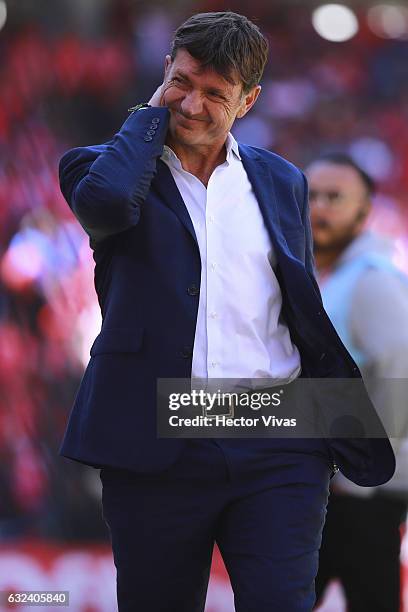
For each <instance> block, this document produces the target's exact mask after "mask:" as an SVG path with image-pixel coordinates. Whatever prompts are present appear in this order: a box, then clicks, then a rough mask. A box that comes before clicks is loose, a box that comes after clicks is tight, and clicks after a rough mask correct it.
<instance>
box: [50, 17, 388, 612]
mask: <svg viewBox="0 0 408 612" xmlns="http://www.w3.org/2000/svg"><path fill="white" fill-rule="evenodd" d="M267 49H268V45H267V41H266V39H265V38H264V36H263V35H262V34H261V32H260V31H259V29H258V28H257V26H255V25H254V24H253V23H252V22H250V21H249V20H248V19H247V18H246V17H244V16H242V15H237V14H235V13H231V12H226V13H206V14H198V15H194V16H193V17H191V18H190V19H188V20H187V21H186V22H185V23H184V24H183V25H181V26H180V27H179V29H178V30H177V32H176V34H175V38H174V41H173V46H172V51H171V55H168V56H166V58H165V75H164V82H163V84H162V85H161V86H160V87H159V88H158V89H157V91H156V92H155V94H154V95H153V96H152V98H151V99H150V102H149V103H148V104H142V105H138V106H137V107H135V108H134V109H132V110H133V112H132V114H131V115H130V117H129V118H128V119H127V120H126V121H125V123H124V125H123V126H122V128H121V129H120V131H119V132H118V133H117V134H116V135H115V136H114V138H113V139H112V140H110V141H109V142H108V143H105V144H102V145H95V146H90V147H78V148H75V149H72V150H70V151H68V152H67V153H66V154H65V155H64V157H63V158H62V160H61V163H60V181H61V189H62V192H63V194H64V196H65V198H66V200H67V202H68V204H69V205H70V207H71V208H72V211H73V212H74V214H75V215H76V217H77V218H78V220H79V222H80V223H81V225H82V226H83V228H84V229H85V231H86V232H87V233H88V235H89V236H90V246H91V248H92V249H93V251H94V258H95V262H96V269H95V286H96V290H97V293H98V297H99V301H100V305H101V310H102V314H103V324H102V330H101V333H100V334H99V335H98V337H97V338H96V340H95V342H94V343H93V345H92V348H91V360H90V362H89V364H88V367H87V369H86V371H85V374H84V377H83V380H82V384H81V386H80V389H79V391H78V394H77V397H76V401H75V404H74V407H73V410H72V413H71V417H70V421H69V424H68V428H67V431H66V434H65V438H64V441H63V444H62V448H61V453H62V454H63V455H64V456H66V457H69V458H71V459H75V460H77V461H80V462H83V463H86V464H88V465H92V466H94V467H96V468H101V479H102V484H103V498H102V504H103V513H104V517H105V520H106V523H107V525H108V526H109V529H110V533H111V538H112V548H113V555H114V561H115V564H116V568H117V595H118V603H119V609H120V611H121V612H126V611H128V612H131V611H132V612H136V611H139V610H146V611H149V612H159V611H162V612H164V611H168V612H173V611H174V610H177V611H180V612H181V611H185V612H193V611H194V612H202V610H204V605H205V598H206V590H207V583H208V577H209V572H210V566H211V556H212V550H213V546H214V542H215V541H216V542H217V543H218V545H219V548H220V551H221V554H222V556H223V559H224V561H225V565H226V567H227V570H228V572H229V576H230V578H231V583H232V587H233V590H234V594H235V605H236V610H237V611H238V612H249V611H250V610H251V611H254V612H270V611H271V610H272V609H273V610H282V611H283V610H284V611H285V612H307V611H309V610H310V609H311V608H312V606H313V604H314V601H315V593H314V578H315V575H316V572H317V560H318V549H319V545H320V539H321V531H322V527H323V521H324V515H325V508H326V503H327V496H328V484H329V479H330V476H331V475H332V474H333V455H332V452H331V451H330V448H329V445H328V444H327V443H326V442H325V441H324V440H323V439H321V438H315V439H310V438H308V439H303V438H297V439H287V438H280V439H279V438H278V439H274V440H271V439H268V438H265V439H262V438H260V439H256V440H254V439H225V440H224V439H193V440H185V439H180V438H178V439H162V438H157V430H156V399H157V398H156V384H157V379H159V378H163V377H166V378H181V379H190V378H193V379H200V380H208V379H210V378H240V379H241V378H243V379H254V378H267V379H268V381H271V383H272V384H273V383H275V385H285V384H286V385H287V388H286V389H287V392H288V393H289V391H290V383H291V382H292V381H293V380H294V379H295V378H297V377H298V376H299V375H300V374H302V376H304V377H319V376H322V375H324V373H326V375H327V373H328V372H331V373H334V375H335V376H336V375H337V376H339V377H351V378H354V379H358V381H361V377H360V373H359V371H358V368H357V366H356V364H355V363H354V361H353V360H352V359H351V357H350V355H349V354H348V353H347V351H346V350H345V349H344V346H343V345H342V343H341V342H340V340H339V338H338V336H337V335H336V334H335V332H334V329H333V327H332V326H331V324H330V321H329V320H328V318H327V316H326V314H325V312H324V310H323V307H322V302H321V299H320V295H319V292H318V289H317V284H316V281H315V279H314V276H313V260H312V251H311V231H310V222H309V216H308V214H309V210H308V202H307V186H306V181H305V177H304V175H303V174H302V173H301V172H300V171H299V170H298V169H297V168H296V167H295V166H293V165H292V164H290V163H289V162H287V161H285V160H284V159H283V158H281V157H279V156H278V155H275V154H273V153H270V152H269V151H266V150H262V149H257V148H254V147H250V146H245V145H238V143H237V142H236V141H235V139H234V138H233V137H232V135H231V133H230V128H231V126H232V124H233V123H234V121H235V119H240V118H241V117H244V116H245V115H246V113H247V112H248V111H249V110H250V109H251V108H252V106H253V105H254V104H255V102H256V100H257V98H258V95H259V93H260V89H261V88H260V85H259V82H260V79H261V77H262V73H263V69H264V65H265V62H266V59H267ZM273 193H276V202H275V201H274V199H273ZM254 298H255V299H254ZM207 301H208V306H210V304H211V308H208V311H207ZM299 303H301V305H302V306H301V309H299ZM328 345H329V346H330V352H329V354H328V356H326V353H325V352H323V353H322V350H323V348H326V347H327V346H328ZM268 388H269V387H268ZM276 388H279V387H275V389H276ZM288 388H289V390H288ZM365 397H366V396H364V398H365ZM367 402H368V398H367ZM368 405H369V406H370V408H371V405H370V404H369V402H368ZM229 408H230V407H229V406H227V407H226V409H227V413H229ZM356 444H358V443H356ZM351 445H352V442H350V441H349V440H345V441H343V442H342V443H340V452H339V457H340V458H341V457H342V459H341V463H340V462H339V467H340V469H343V470H344V471H345V472H346V473H347V474H349V475H350V477H351V478H354V480H355V481H356V482H359V483H360V484H364V485H370V484H379V483H382V482H385V481H387V480H388V479H389V478H390V476H391V475H392V473H393V471H394V467H395V463H394V456H393V452H392V449H391V446H390V445H389V442H388V440H387V439H386V438H381V439H379V440H371V439H368V440H362V441H361V442H360V444H359V445H358V446H359V449H360V451H361V452H362V455H363V457H364V459H363V460H362V461H360V460H358V461H354V460H353V459H351V458H349V457H348V454H347V450H348V449H350V447H351ZM341 451H343V452H341ZM350 455H351V456H353V453H352V452H351V453H350ZM334 458H336V457H334Z"/></svg>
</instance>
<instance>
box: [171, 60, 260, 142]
mask: <svg viewBox="0 0 408 612" xmlns="http://www.w3.org/2000/svg"><path fill="white" fill-rule="evenodd" d="M231 77H232V79H234V83H230V82H229V81H227V80H226V79H225V78H224V77H223V76H221V75H220V74H218V73H217V72H215V71H214V70H212V69H211V68H209V67H205V68H203V67H202V65H201V64H200V62H199V61H198V60H196V59H195V58H193V57H192V56H191V55H190V54H189V53H188V51H186V50H185V49H179V50H178V51H177V54H176V57H175V58H174V60H173V61H171V58H170V56H167V57H166V65H165V79H164V87H163V94H162V103H163V104H164V106H167V107H168V108H169V110H170V125H169V142H170V144H171V143H175V144H176V145H179V146H184V147H203V148H204V147H210V148H213V147H214V148H217V147H220V146H222V145H223V144H224V142H225V139H226V137H227V134H228V132H229V131H230V129H231V126H232V124H233V123H234V121H235V119H236V118H237V117H238V118H241V117H243V116H244V115H245V114H246V113H247V112H248V110H249V109H250V108H251V106H252V105H253V104H254V103H255V100H256V99H257V97H258V95H259V92H260V89H261V88H260V86H259V85H258V86H256V87H254V88H253V89H252V90H251V91H250V92H249V93H248V94H244V93H243V91H242V84H241V83H240V82H239V79H238V76H237V75H234V74H232V75H231Z"/></svg>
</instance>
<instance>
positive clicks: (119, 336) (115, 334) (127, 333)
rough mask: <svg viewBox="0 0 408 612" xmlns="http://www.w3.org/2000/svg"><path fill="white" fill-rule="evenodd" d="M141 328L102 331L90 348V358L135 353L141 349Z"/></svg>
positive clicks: (142, 330)
mask: <svg viewBox="0 0 408 612" xmlns="http://www.w3.org/2000/svg"><path fill="white" fill-rule="evenodd" d="M143 332H144V329H143V327H136V328H132V329H128V328H115V329H114V328H112V329H111V328H109V329H103V330H102V331H101V332H100V334H98V336H96V338H95V340H94V343H93V344H92V346H91V350H90V354H91V357H94V356H95V355H100V354H102V353H137V352H138V351H140V349H141V348H142V342H143Z"/></svg>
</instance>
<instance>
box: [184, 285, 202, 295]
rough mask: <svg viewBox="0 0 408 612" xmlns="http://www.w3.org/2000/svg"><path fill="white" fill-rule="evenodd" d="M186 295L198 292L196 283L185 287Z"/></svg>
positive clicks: (198, 288)
mask: <svg viewBox="0 0 408 612" xmlns="http://www.w3.org/2000/svg"><path fill="white" fill-rule="evenodd" d="M187 293H188V295H198V294H199V293H200V287H197V285H196V284H194V283H192V284H191V285H190V286H189V287H187Z"/></svg>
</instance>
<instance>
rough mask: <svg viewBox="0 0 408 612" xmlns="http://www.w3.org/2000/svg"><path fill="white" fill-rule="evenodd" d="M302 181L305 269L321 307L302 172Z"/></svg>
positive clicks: (305, 185)
mask: <svg viewBox="0 0 408 612" xmlns="http://www.w3.org/2000/svg"><path fill="white" fill-rule="evenodd" d="M301 175H302V181H303V208H302V222H303V227H304V228H305V237H306V247H305V267H306V270H307V273H308V274H309V276H310V279H311V281H312V283H313V286H314V289H315V292H316V294H317V297H318V298H319V300H320V303H321V304H322V305H323V301H322V296H321V293H320V289H319V285H318V284H317V280H316V275H315V261H314V256H313V234H312V226H311V223H310V207H309V186H308V183H307V179H306V177H305V175H304V174H303V172H301Z"/></svg>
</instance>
